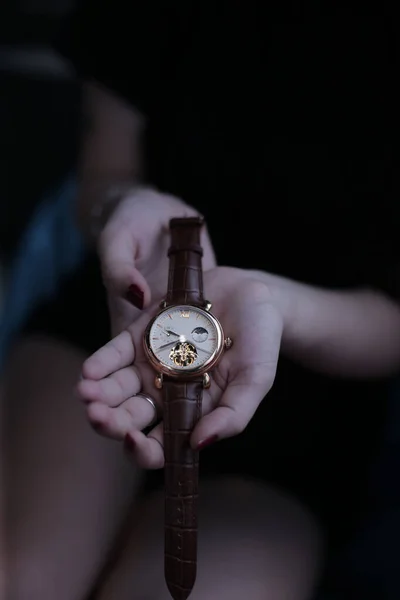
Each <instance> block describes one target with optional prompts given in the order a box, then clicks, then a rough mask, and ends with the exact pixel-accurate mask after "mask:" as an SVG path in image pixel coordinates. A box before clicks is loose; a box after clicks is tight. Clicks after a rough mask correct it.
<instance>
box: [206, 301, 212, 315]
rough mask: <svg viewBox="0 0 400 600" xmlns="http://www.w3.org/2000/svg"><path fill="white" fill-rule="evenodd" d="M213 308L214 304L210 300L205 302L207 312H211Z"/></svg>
mask: <svg viewBox="0 0 400 600" xmlns="http://www.w3.org/2000/svg"><path fill="white" fill-rule="evenodd" d="M211 309H212V304H211V302H210V301H209V300H206V301H205V303H204V310H206V311H207V312H210V310H211Z"/></svg>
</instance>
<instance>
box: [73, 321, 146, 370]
mask: <svg viewBox="0 0 400 600" xmlns="http://www.w3.org/2000/svg"><path fill="white" fill-rule="evenodd" d="M134 358H135V347H134V344H133V341H132V337H131V335H130V334H129V332H128V331H123V332H122V333H120V334H119V335H117V337H115V338H114V339H112V340H111V341H110V342H108V343H107V344H106V345H105V346H103V347H102V348H100V349H99V350H97V351H96V352H95V353H94V354H92V356H90V357H89V358H88V359H87V360H86V361H85V362H84V363H83V367H82V375H83V377H84V378H87V379H102V378H103V377H107V376H108V375H111V373H114V372H115V371H118V370H119V369H123V368H124V367H127V366H128V365H130V364H132V362H133V361H134Z"/></svg>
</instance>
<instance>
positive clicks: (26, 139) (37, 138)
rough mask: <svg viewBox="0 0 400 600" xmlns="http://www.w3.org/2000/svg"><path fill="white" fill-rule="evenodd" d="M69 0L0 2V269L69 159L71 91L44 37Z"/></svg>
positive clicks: (75, 93) (75, 96)
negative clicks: (33, 211) (39, 202)
mask: <svg viewBox="0 0 400 600" xmlns="http://www.w3.org/2000/svg"><path fill="white" fill-rule="evenodd" d="M72 7H73V1H72V0H11V1H10V0H6V1H5V2H4V1H3V3H2V6H1V8H0V159H1V160H0V182H1V186H0V200H1V212H0V264H3V266H6V265H7V263H8V261H9V259H10V257H11V255H12V253H13V250H14V248H15V245H16V243H17V241H18V239H19V236H20V233H21V231H22V230H23V228H24V226H25V225H26V223H27V221H28V219H29V216H30V215H31V214H32V210H33V209H34V207H35V205H36V204H37V203H38V201H40V199H41V198H43V197H44V195H45V194H46V193H48V192H49V191H51V190H52V189H53V188H54V186H56V185H58V184H59V183H60V181H61V180H62V178H63V177H64V176H65V175H66V174H68V172H69V171H70V169H71V168H72V167H73V165H74V162H75V160H76V147H77V131H78V127H77V124H78V107H79V89H78V85H77V83H76V81H75V79H74V77H73V73H71V71H70V69H69V67H68V65H66V64H65V63H63V62H62V61H61V59H60V58H59V57H58V56H57V55H55V54H54V53H53V52H52V49H51V43H52V39H53V38H54V36H55V35H56V33H57V28H58V26H59V24H60V20H61V18H62V17H63V16H65V14H67V12H68V11H69V10H71V8H72Z"/></svg>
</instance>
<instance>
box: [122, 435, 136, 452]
mask: <svg viewBox="0 0 400 600" xmlns="http://www.w3.org/2000/svg"><path fill="white" fill-rule="evenodd" d="M124 446H125V450H127V451H128V452H133V451H134V450H135V446H136V443H135V440H134V439H132V438H131V436H130V435H129V433H127V434H126V436H125V439H124Z"/></svg>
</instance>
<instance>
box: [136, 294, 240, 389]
mask: <svg viewBox="0 0 400 600" xmlns="http://www.w3.org/2000/svg"><path fill="white" fill-rule="evenodd" d="M162 306H163V308H162V310H161V311H159V312H158V313H157V314H156V315H155V316H154V317H153V318H152V319H151V321H150V322H149V323H148V325H147V327H146V330H145V333H144V337H143V345H144V352H145V355H146V357H147V358H148V360H149V362H150V364H151V365H152V367H153V368H154V370H155V371H156V372H157V373H158V374H159V375H158V379H157V378H156V380H158V381H159V384H157V382H156V385H157V387H161V386H162V375H168V376H169V377H174V378H176V379H178V380H179V379H191V378H196V377H200V376H202V375H203V376H204V377H205V382H206V380H207V379H208V380H209V378H207V377H206V374H207V373H208V372H209V371H211V370H212V369H213V368H214V367H215V366H216V364H217V363H218V361H219V360H220V358H221V357H222V354H223V352H224V349H225V348H229V347H230V345H231V344H230V343H229V342H228V340H229V341H230V338H227V340H225V338H224V331H223V329H222V325H221V323H220V322H219V320H218V319H217V318H216V317H215V316H214V315H213V314H212V313H211V312H209V309H208V308H209V307H211V303H207V304H206V307H207V309H204V308H201V307H199V306H192V305H189V304H169V305H167V306H166V305H165V303H162ZM193 309H195V310H196V311H199V312H200V313H204V315H205V316H206V317H207V319H209V320H210V321H211V322H212V324H213V325H214V327H215V332H216V335H217V340H216V345H215V350H214V351H213V353H212V354H211V355H210V356H209V357H208V358H207V359H206V360H205V361H204V362H203V363H202V364H201V365H200V366H197V367H194V368H190V367H188V368H186V369H185V370H182V369H178V368H174V367H173V366H167V365H165V364H163V363H162V362H161V361H160V360H159V359H158V358H157V356H156V355H155V354H154V352H153V350H152V348H151V342H150V332H151V328H152V326H153V324H154V322H155V321H156V320H157V319H159V318H160V316H161V315H162V314H163V313H165V312H168V311H171V310H180V311H190V310H193ZM227 342H228V343H227Z"/></svg>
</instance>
